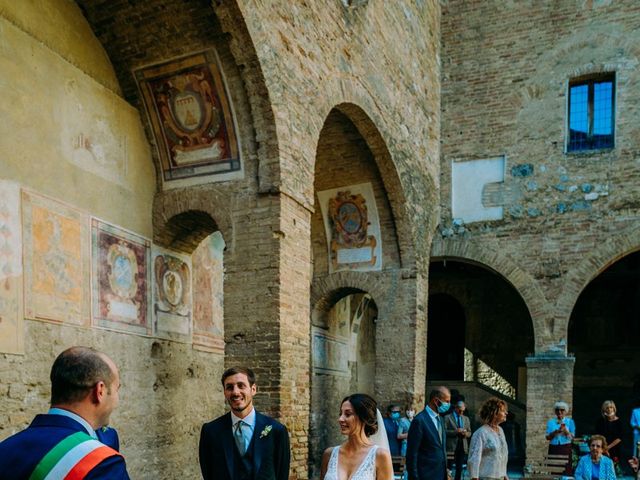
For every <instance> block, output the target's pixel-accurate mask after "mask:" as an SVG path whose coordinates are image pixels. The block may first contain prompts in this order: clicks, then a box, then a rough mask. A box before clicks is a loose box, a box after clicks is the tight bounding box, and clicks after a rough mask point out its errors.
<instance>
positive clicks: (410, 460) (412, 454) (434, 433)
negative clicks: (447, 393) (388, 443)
mask: <svg viewBox="0 0 640 480" xmlns="http://www.w3.org/2000/svg"><path fill="white" fill-rule="evenodd" d="M427 408H429V407H427ZM438 421H439V422H440V424H441V427H442V431H443V432H444V421H443V419H442V417H441V416H438ZM445 446H446V445H445V442H443V441H442V439H441V438H440V436H439V435H438V430H437V429H436V426H435V425H434V424H433V420H431V417H429V413H428V412H427V411H426V409H425V410H423V411H422V412H420V413H419V414H418V415H416V418H414V419H413V422H411V427H410V428H409V437H408V438H407V472H409V480H446V478H447V451H446V449H445Z"/></svg>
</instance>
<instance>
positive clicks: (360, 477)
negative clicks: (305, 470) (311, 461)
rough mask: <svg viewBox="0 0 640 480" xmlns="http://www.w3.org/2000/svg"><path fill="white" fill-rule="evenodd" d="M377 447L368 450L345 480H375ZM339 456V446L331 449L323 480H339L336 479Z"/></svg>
mask: <svg viewBox="0 0 640 480" xmlns="http://www.w3.org/2000/svg"><path fill="white" fill-rule="evenodd" d="M377 449H378V446H377V445H374V446H373V447H371V448H370V449H369V451H368V452H367V455H366V456H365V457H364V460H362V463H361V464H360V465H359V466H358V468H356V471H355V472H353V475H351V477H350V478H349V479H347V480H375V479H376V450H377ZM339 455H340V446H337V447H333V450H332V451H331V457H329V465H327V473H326V475H325V476H324V480H339V478H338V457H339Z"/></svg>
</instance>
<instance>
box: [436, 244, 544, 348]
mask: <svg viewBox="0 0 640 480" xmlns="http://www.w3.org/2000/svg"><path fill="white" fill-rule="evenodd" d="M446 258H450V259H457V260H460V261H463V262H464V261H466V262H470V263H476V264H478V265H479V266H481V267H483V268H488V269H489V270H492V271H494V272H495V273H497V274H498V275H500V276H501V277H503V278H504V279H505V280H506V281H507V282H508V283H509V284H511V286H513V288H515V290H516V291H517V292H518V294H519V295H520V297H521V298H522V300H523V301H524V303H525V305H526V306H527V309H528V310H529V315H530V316H531V320H532V323H533V333H534V338H535V350H536V352H539V351H542V350H543V349H544V348H545V347H546V346H548V345H549V344H550V343H551V341H552V339H553V338H554V336H553V320H552V316H551V312H550V306H549V302H548V300H547V298H546V296H545V294H544V292H543V291H542V289H541V288H540V286H539V285H538V282H537V281H536V280H535V279H534V278H533V277H532V276H531V275H530V274H529V273H527V272H525V271H524V270H523V269H521V268H520V267H519V266H518V265H517V264H516V263H515V262H514V261H513V260H511V259H510V258H509V257H507V256H506V255H503V254H502V253H500V252H499V251H498V250H495V249H493V248H490V247H488V246H486V245H482V246H481V245H478V244H477V243H475V242H472V241H469V240H464V241H455V240H446V239H442V238H435V239H434V241H433V243H432V246H431V259H432V260H439V259H446Z"/></svg>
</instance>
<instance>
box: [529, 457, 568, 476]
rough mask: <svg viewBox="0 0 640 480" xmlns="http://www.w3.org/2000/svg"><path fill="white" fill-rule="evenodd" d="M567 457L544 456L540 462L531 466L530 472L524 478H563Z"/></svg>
mask: <svg viewBox="0 0 640 480" xmlns="http://www.w3.org/2000/svg"><path fill="white" fill-rule="evenodd" d="M569 461H570V459H569V455H545V456H544V458H543V460H542V461H541V462H534V463H532V464H531V472H530V473H529V474H527V475H525V478H527V479H532V480H553V479H556V478H560V477H562V476H565V475H566V474H565V473H564V472H565V468H566V467H567V463H569Z"/></svg>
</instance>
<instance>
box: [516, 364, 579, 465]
mask: <svg viewBox="0 0 640 480" xmlns="http://www.w3.org/2000/svg"><path fill="white" fill-rule="evenodd" d="M526 363H527V431H526V444H527V445H526V455H527V459H526V463H527V464H529V463H531V462H532V461H536V460H542V457H543V456H544V455H545V454H546V452H547V448H548V447H547V446H548V442H547V440H546V439H545V432H546V424H547V420H549V419H550V418H551V417H552V416H553V415H554V412H553V405H554V403H555V402H557V401H558V400H563V401H565V402H567V403H568V404H569V406H570V408H571V405H572V399H573V367H574V364H575V358H574V357H572V356H567V355H566V354H564V353H548V352H546V353H539V354H537V355H534V356H531V357H527V358H526ZM569 413H571V412H569Z"/></svg>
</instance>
